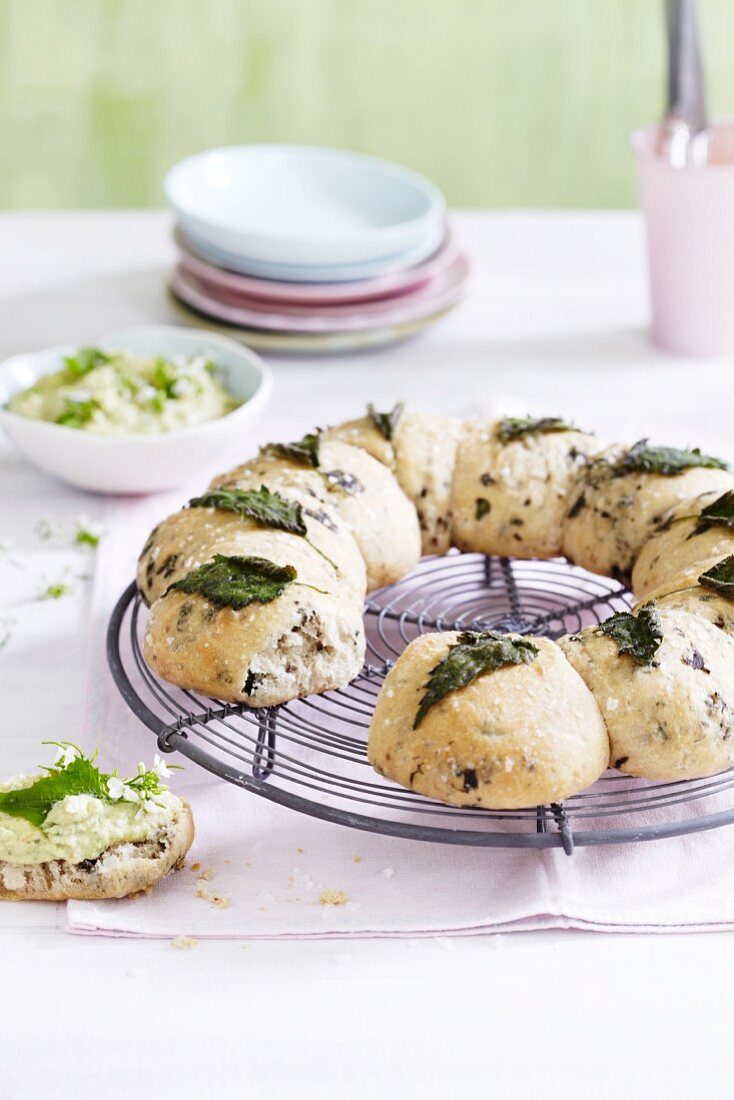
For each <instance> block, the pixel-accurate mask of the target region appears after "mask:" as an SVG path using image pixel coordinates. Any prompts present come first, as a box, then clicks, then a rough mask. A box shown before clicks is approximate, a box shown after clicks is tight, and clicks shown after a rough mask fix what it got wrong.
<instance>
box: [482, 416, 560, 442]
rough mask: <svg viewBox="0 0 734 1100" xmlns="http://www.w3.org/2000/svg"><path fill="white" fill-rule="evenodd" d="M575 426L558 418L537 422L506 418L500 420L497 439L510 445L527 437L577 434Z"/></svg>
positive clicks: (550, 417)
mask: <svg viewBox="0 0 734 1100" xmlns="http://www.w3.org/2000/svg"><path fill="white" fill-rule="evenodd" d="M575 431H578V429H577V428H574V426H573V424H567V423H566V422H565V420H561V419H560V417H557V416H543V417H540V418H539V419H537V420H533V419H532V418H530V417H517V416H506V417H505V418H504V420H500V422H499V424H498V425H497V430H496V431H495V437H496V438H497V439H498V440H499V441H500V443H510V442H511V441H512V440H513V439H522V438H523V436H526V435H539V434H542V433H544V432H575Z"/></svg>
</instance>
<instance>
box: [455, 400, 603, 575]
mask: <svg viewBox="0 0 734 1100" xmlns="http://www.w3.org/2000/svg"><path fill="white" fill-rule="evenodd" d="M598 449H599V443H598V440H597V439H596V438H595V437H594V436H592V435H588V434H587V433H585V432H580V431H577V430H576V429H575V428H573V427H571V426H570V425H568V424H566V423H564V421H562V420H559V419H558V418H557V417H544V418H542V419H539V420H530V419H526V420H520V419H517V418H512V417H507V418H505V419H504V420H498V421H495V422H491V421H486V420H477V421H469V422H468V423H467V424H466V425H465V428H464V432H463V434H462V438H461V442H460V443H459V449H458V453H457V456H456V469H455V471H454V479H453V487H452V490H451V509H452V512H453V520H452V522H453V542H454V546H458V548H459V549H460V550H467V551H474V552H477V553H481V554H498V555H500V556H506V557H516V558H553V557H557V556H558V555H559V554H560V552H561V541H562V529H563V522H564V518H565V516H566V513H567V511H568V500H569V496H568V494H569V490H570V487H571V485H572V483H573V481H574V479H575V476H576V474H577V471H578V468H579V465H580V464H581V463H583V461H584V458H585V456H586V455H588V454H591V453H592V452H594V451H597V450H598Z"/></svg>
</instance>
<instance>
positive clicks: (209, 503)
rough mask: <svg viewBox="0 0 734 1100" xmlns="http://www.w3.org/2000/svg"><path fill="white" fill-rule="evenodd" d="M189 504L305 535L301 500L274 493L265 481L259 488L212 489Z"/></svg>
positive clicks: (261, 525) (262, 525) (193, 506)
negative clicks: (299, 501)
mask: <svg viewBox="0 0 734 1100" xmlns="http://www.w3.org/2000/svg"><path fill="white" fill-rule="evenodd" d="M189 507H190V508H218V509H219V510H220V511H224V512H235V513H236V514H237V515H238V516H247V518H248V519H252V520H254V521H255V523H257V524H258V525H259V526H260V527H273V528H275V530H276V531H288V532H289V533H290V534H291V535H302V536H305V535H306V533H307V527H306V524H305V522H304V520H303V508H302V507H301V505H300V504H297V503H295V502H294V501H291V500H286V498H285V497H282V496H281V495H280V493H271V491H270V490H269V489H268V488H267V486H265V485H261V486H260V488H259V489H212V490H211V491H210V492H208V493H204V495H203V496H200V497H194V498H193V499H192V500H190V501H189Z"/></svg>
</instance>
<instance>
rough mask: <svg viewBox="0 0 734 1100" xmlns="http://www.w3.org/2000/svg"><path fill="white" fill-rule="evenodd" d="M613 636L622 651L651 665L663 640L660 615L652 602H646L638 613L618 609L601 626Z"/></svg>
mask: <svg viewBox="0 0 734 1100" xmlns="http://www.w3.org/2000/svg"><path fill="white" fill-rule="evenodd" d="M599 630H600V631H601V633H602V634H606V635H607V636H608V637H609V638H612V639H613V640H614V641H615V642H616V643H617V646H618V648H619V652H620V653H628V654H629V655H630V657H632V658H633V659H634V660H635V661H637V663H638V664H640V665H649V664H650V662H651V661H652V659H653V657H654V656H655V654H656V653H657V651H658V649H659V647H660V643H661V642H662V640H663V628H662V625H661V623H660V616H659V615H658V613H657V610H656V609H655V607H654V606H653V605H652V604H646V605H645V607H643V608H642V610H641V611H639V612H638V614H637V615H633V614H632V613H631V612H630V611H618V612H617V613H616V614H615V615H612V616H611V618H609V619H607V620H606V622H603V623H602V624H601V626H600V627H599Z"/></svg>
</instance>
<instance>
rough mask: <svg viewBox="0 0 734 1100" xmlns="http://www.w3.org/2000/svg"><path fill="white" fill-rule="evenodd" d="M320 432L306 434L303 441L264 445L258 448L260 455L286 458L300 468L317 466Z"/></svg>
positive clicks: (315, 467) (316, 467)
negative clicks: (296, 463) (297, 464)
mask: <svg viewBox="0 0 734 1100" xmlns="http://www.w3.org/2000/svg"><path fill="white" fill-rule="evenodd" d="M320 442H321V432H320V431H315V432H308V433H307V434H306V435H304V437H303V439H299V440H298V441H297V442H295V443H266V444H265V446H264V447H261V448H260V451H261V452H262V454H266V455H275V456H276V457H277V458H287V459H289V461H291V462H298V463H300V465H301V466H313V468H314V469H318V466H319V444H320Z"/></svg>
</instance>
